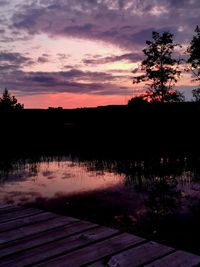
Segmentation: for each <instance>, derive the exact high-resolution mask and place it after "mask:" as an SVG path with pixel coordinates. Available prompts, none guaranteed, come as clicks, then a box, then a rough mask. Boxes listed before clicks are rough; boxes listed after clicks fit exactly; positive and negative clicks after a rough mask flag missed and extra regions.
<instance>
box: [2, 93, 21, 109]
mask: <svg viewBox="0 0 200 267" xmlns="http://www.w3.org/2000/svg"><path fill="white" fill-rule="evenodd" d="M17 102H18V101H17V99H16V97H15V96H11V95H10V93H9V92H8V90H7V89H5V90H4V92H3V95H2V97H0V109H1V110H13V109H23V108H24V105H23V104H20V103H17Z"/></svg>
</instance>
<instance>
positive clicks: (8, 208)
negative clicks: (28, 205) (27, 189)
mask: <svg viewBox="0 0 200 267" xmlns="http://www.w3.org/2000/svg"><path fill="white" fill-rule="evenodd" d="M24 209H25V208H24V207H20V206H6V207H2V208H0V215H1V216H2V215H3V214H7V213H9V212H14V211H18V210H24Z"/></svg>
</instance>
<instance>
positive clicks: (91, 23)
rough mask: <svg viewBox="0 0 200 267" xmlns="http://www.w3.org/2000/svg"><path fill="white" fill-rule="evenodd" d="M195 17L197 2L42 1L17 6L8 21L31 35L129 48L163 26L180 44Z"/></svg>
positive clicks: (199, 6) (198, 9) (199, 10)
mask: <svg viewBox="0 0 200 267" xmlns="http://www.w3.org/2000/svg"><path fill="white" fill-rule="evenodd" d="M199 17H200V1H199V0H193V1H188V0H187V1H186V0H181V1H180V0H175V1H174V0H173V1H172V0H152V1H149V0H132V1H129V0H126V1H125V0H124V1H123V0H112V1H111V0H110V1H107V0H99V1H97V0H94V1H89V0H82V1H80V0H65V1H64V0H48V1H47V0H46V1H43V2H42V4H36V2H35V1H34V2H32V3H31V4H29V5H24V6H21V9H20V10H18V12H16V13H15V14H14V16H13V18H12V21H13V27H17V28H18V29H23V30H26V31H28V32H29V33H31V34H34V33H41V32H45V33H47V34H49V35H64V36H72V37H78V38H83V39H90V40H101V41H105V42H110V43H113V44H115V45H119V46H121V47H124V48H128V49H130V48H133V45H137V44H138V45H141V44H143V43H144V41H145V40H146V38H149V37H150V35H151V31H152V30H159V29H160V30H162V29H164V28H165V27H166V25H167V26H168V29H169V30H171V29H173V31H174V32H177V34H178V37H179V39H180V40H183V41H184V40H185V38H186V37H187V36H188V35H191V32H192V31H193V29H194V27H195V26H196V24H198V23H199ZM180 27H182V29H183V30H182V29H179V28H180Z"/></svg>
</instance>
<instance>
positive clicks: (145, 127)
mask: <svg viewBox="0 0 200 267" xmlns="http://www.w3.org/2000/svg"><path fill="white" fill-rule="evenodd" d="M199 118H200V105H199V103H192V102H188V103H187V102H183V103H151V104H147V105H144V106H142V107H141V106H140V105H139V106H137V105H134V106H127V105H126V106H107V107H99V108H84V109H75V110H64V109H63V110H62V109H55V110H53V109H52V110H28V109H24V110H19V111H17V112H16V111H15V112H6V113H4V112H0V122H1V131H0V140H1V152H0V154H1V155H0V156H5V155H8V156H10V155H11V154H13V155H15V154H16V155H18V154H21V155H29V156H30V155H32V154H33V155H34V154H36V155H38V154H54V155H55V154H66V153H74V154H88V155H91V156H95V157H96V156H102V157H114V158H115V157H123V158H126V157H138V156H141V157H143V156H145V157H146V156H151V155H155V154H161V155H164V154H179V153H180V154H185V153H197V154H198V153H199V151H200V150H199V149H200V144H199V142H198V138H199V136H200V129H199Z"/></svg>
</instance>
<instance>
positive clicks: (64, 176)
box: [60, 172, 76, 179]
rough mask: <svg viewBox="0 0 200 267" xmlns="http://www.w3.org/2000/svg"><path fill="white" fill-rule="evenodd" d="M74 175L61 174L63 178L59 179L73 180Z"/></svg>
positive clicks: (68, 173)
mask: <svg viewBox="0 0 200 267" xmlns="http://www.w3.org/2000/svg"><path fill="white" fill-rule="evenodd" d="M75 177H76V176H75V174H72V173H70V172H65V173H63V176H61V177H60V178H61V179H71V178H75Z"/></svg>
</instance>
